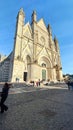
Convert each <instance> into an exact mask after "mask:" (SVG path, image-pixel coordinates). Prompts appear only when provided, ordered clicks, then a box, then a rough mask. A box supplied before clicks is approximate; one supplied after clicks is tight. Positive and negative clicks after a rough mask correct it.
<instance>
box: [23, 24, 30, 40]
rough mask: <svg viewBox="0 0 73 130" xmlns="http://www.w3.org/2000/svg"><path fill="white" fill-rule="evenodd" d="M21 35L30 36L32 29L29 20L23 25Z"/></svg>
mask: <svg viewBox="0 0 73 130" xmlns="http://www.w3.org/2000/svg"><path fill="white" fill-rule="evenodd" d="M23 35H24V36H27V37H29V38H32V30H31V26H30V24H29V22H28V23H27V24H26V25H25V26H24V27H23Z"/></svg>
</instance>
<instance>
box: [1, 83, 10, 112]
mask: <svg viewBox="0 0 73 130" xmlns="http://www.w3.org/2000/svg"><path fill="white" fill-rule="evenodd" d="M10 85H11V84H8V83H5V84H4V86H3V88H2V92H1V101H0V107H1V113H4V111H7V110H8V106H6V105H5V104H4V102H5V101H6V99H7V97H8V92H9V88H10Z"/></svg>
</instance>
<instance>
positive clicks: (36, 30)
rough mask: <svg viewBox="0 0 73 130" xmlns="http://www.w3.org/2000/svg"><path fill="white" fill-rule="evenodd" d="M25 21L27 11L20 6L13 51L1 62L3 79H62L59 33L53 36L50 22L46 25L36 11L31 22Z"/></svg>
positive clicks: (0, 75) (14, 80)
mask: <svg viewBox="0 0 73 130" xmlns="http://www.w3.org/2000/svg"><path fill="white" fill-rule="evenodd" d="M24 21H25V14H24V11H23V9H20V11H19V12H18V15H17V21H16V32H15V38H14V48H13V51H12V52H11V53H10V55H9V56H8V57H7V58H6V59H4V61H2V62H0V82H1V81H2V82H5V81H9V82H16V81H17V80H19V82H23V81H36V80H39V79H40V80H50V81H54V82H55V81H62V80H63V76H62V66H61V59H60V50H59V44H58V41H57V39H56V37H55V38H54V39H53V38H52V31H51V27H50V25H49V24H48V27H46V25H45V23H44V20H43V19H40V20H39V21H37V14H36V12H35V11H33V13H32V22H31V25H30V23H29V22H28V23H26V24H25V22H24Z"/></svg>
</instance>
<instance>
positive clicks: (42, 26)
mask: <svg viewBox="0 0 73 130" xmlns="http://www.w3.org/2000/svg"><path fill="white" fill-rule="evenodd" d="M37 25H38V26H40V28H42V29H43V30H45V31H46V32H47V28H46V25H45V23H44V20H43V19H40V20H39V21H38V22H37Z"/></svg>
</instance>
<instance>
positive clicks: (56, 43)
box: [54, 36, 59, 51]
mask: <svg viewBox="0 0 73 130" xmlns="http://www.w3.org/2000/svg"><path fill="white" fill-rule="evenodd" d="M54 43H55V48H56V51H59V46H58V40H57V38H56V36H55V37H54Z"/></svg>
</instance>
